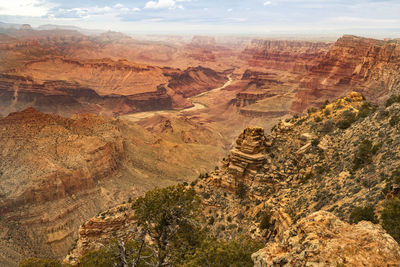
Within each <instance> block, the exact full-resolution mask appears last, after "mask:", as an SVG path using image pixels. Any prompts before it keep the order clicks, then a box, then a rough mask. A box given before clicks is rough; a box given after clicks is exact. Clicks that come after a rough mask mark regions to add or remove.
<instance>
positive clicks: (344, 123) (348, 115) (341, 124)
mask: <svg viewBox="0 0 400 267" xmlns="http://www.w3.org/2000/svg"><path fill="white" fill-rule="evenodd" d="M356 120H357V117H356V114H355V113H354V112H352V111H350V110H346V111H344V112H343V114H342V119H341V120H340V121H338V122H337V123H336V126H337V127H338V128H339V129H342V130H344V129H347V128H349V127H350V126H351V125H352V124H353V123H354V122H355V121H356Z"/></svg>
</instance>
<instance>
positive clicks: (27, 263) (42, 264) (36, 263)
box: [18, 258, 61, 267]
mask: <svg viewBox="0 0 400 267" xmlns="http://www.w3.org/2000/svg"><path fill="white" fill-rule="evenodd" d="M18 267H61V263H60V262H59V261H56V260H51V259H39V258H29V259H25V260H23V261H21V262H20V263H19V264H18Z"/></svg>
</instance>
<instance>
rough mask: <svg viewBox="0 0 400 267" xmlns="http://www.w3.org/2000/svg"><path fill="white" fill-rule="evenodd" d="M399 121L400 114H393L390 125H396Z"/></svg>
mask: <svg viewBox="0 0 400 267" xmlns="http://www.w3.org/2000/svg"><path fill="white" fill-rule="evenodd" d="M399 121H400V116H398V115H393V116H392V117H391V118H390V121H389V124H390V126H392V127H394V126H396V125H397V124H399Z"/></svg>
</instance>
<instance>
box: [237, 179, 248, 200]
mask: <svg viewBox="0 0 400 267" xmlns="http://www.w3.org/2000/svg"><path fill="white" fill-rule="evenodd" d="M236 195H237V196H238V197H239V198H240V199H244V198H245V197H246V195H247V186H246V185H245V184H244V183H242V182H240V183H239V184H238V186H237V189H236Z"/></svg>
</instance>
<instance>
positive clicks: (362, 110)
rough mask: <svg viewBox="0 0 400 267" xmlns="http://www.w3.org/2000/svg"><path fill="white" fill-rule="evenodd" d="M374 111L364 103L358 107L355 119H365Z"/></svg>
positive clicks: (369, 105)
mask: <svg viewBox="0 0 400 267" xmlns="http://www.w3.org/2000/svg"><path fill="white" fill-rule="evenodd" d="M374 110H375V109H374V108H373V107H372V106H371V104H369V103H366V102H365V103H364V104H362V106H361V107H360V109H359V111H358V114H357V119H362V118H365V117H368V115H369V114H371V113H372V112H373V111H374Z"/></svg>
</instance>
